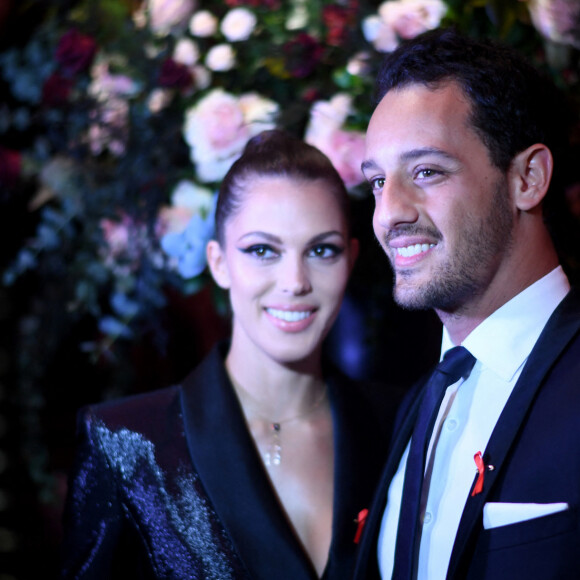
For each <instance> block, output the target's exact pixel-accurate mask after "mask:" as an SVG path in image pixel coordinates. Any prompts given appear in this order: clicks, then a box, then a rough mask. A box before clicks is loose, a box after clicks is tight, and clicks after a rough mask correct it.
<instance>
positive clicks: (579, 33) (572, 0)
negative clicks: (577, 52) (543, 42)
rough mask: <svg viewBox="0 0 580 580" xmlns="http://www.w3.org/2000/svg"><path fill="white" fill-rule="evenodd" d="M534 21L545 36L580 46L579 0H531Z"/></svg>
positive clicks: (562, 42)
mask: <svg viewBox="0 0 580 580" xmlns="http://www.w3.org/2000/svg"><path fill="white" fill-rule="evenodd" d="M528 9H529V11H530V16H531V18H532V22H533V24H534V26H535V27H536V29H537V30H538V32H540V34H541V35H542V36H544V37H545V38H548V39H549V40H552V41H553V42H556V43H559V44H569V45H571V46H574V47H576V48H580V2H578V0H529V2H528Z"/></svg>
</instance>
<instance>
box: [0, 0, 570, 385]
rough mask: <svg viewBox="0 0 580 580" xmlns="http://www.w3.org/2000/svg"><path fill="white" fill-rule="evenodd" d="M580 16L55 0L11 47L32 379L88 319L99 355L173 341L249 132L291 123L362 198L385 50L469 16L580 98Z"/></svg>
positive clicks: (556, 6) (444, 4)
mask: <svg viewBox="0 0 580 580" xmlns="http://www.w3.org/2000/svg"><path fill="white" fill-rule="evenodd" d="M27 9H30V4H27V3H23V4H22V6H16V5H14V6H13V11H21V16H22V15H24V17H25V16H26V10H27ZM579 21H580V15H579V9H578V3H577V2H575V0H528V1H518V0H512V1H509V2H484V1H480V0H386V1H384V2H380V1H374V2H373V0H212V1H211V2H210V1H209V0H76V1H72V2H71V1H68V2H64V1H62V2H52V3H46V5H45V6H44V10H43V12H42V17H41V18H40V19H38V24H37V25H36V26H35V28H34V30H33V31H32V34H31V35H30V37H29V38H27V39H26V40H25V42H21V43H19V44H18V45H17V46H9V47H6V49H5V50H4V51H3V52H2V53H0V79H2V84H3V86H4V87H5V88H6V90H7V92H8V95H9V98H7V99H5V100H4V101H3V102H1V103H0V188H1V192H2V193H1V194H0V202H1V203H4V204H6V205H7V206H8V205H10V204H14V203H20V204H21V205H26V208H27V211H29V212H30V220H29V222H30V223H32V224H33V225H32V230H31V231H30V232H25V233H24V236H23V239H22V240H20V242H21V243H20V244H19V245H18V247H17V248H15V251H14V255H10V256H8V257H7V260H6V264H4V271H3V282H4V284H5V285H7V286H11V287H13V288H18V285H19V284H22V283H23V280H24V281H26V280H28V281H30V280H32V283H30V282H29V283H30V284H32V287H33V288H34V289H35V294H34V296H33V297H32V300H31V304H29V305H28V304H27V310H25V311H24V312H23V314H22V319H23V321H24V322H25V323H24V324H22V325H21V327H20V341H21V344H20V346H19V351H20V354H19V358H20V366H21V369H23V370H22V377H23V378H22V381H24V382H26V381H28V387H29V388H31V389H32V386H31V385H32V384H33V383H34V381H35V380H37V379H38V375H41V374H42V370H43V367H42V364H41V363H39V360H38V356H36V355H37V354H38V350H39V346H38V345H39V343H42V347H43V348H42V352H43V357H41V358H44V359H47V358H50V355H51V352H54V350H55V349H56V348H57V347H58V342H59V340H61V339H62V337H63V336H64V335H65V334H66V332H67V328H69V327H70V326H71V325H73V324H75V323H77V322H78V321H81V320H84V321H86V320H87V319H88V320H90V321H93V323H92V324H93V326H94V331H93V332H92V333H89V334H90V336H88V337H87V340H84V341H82V344H81V347H82V349H84V350H85V351H86V352H88V353H90V354H91V356H92V357H93V360H94V361H100V362H102V361H105V362H114V361H117V362H118V361H119V357H121V356H122V355H121V354H119V352H118V351H117V348H118V347H119V345H120V344H123V343H126V342H130V341H131V340H134V339H136V338H138V337H140V336H142V335H143V333H147V332H150V333H153V334H155V335H156V336H160V337H162V336H163V328H162V326H163V324H162V317H159V313H161V312H162V311H163V309H164V308H165V306H166V303H167V299H168V298H167V290H168V288H172V289H174V290H175V291H177V292H180V293H183V294H192V293H195V292H197V291H199V290H200V289H201V288H204V287H207V285H208V284H209V276H208V274H207V272H206V270H205V256H204V248H205V243H206V241H207V240H208V239H209V238H210V237H211V235H212V224H213V208H214V205H215V197H216V190H217V187H218V185H219V182H220V180H221V179H222V177H223V176H224V174H225V173H226V171H227V170H228V168H229V167H230V166H231V164H232V163H233V162H234V161H235V159H236V158H237V157H238V156H239V155H240V153H241V151H242V149H243V147H244V146H245V144H246V142H247V141H248V139H249V138H250V137H251V136H253V135H255V134H256V133H258V132H259V131H261V130H263V129H267V128H271V127H283V128H286V129H288V130H289V131H292V132H293V133H295V134H296V135H298V136H300V137H303V138H304V139H305V140H306V141H308V142H310V143H312V144H314V145H316V146H317V147H319V148H320V149H321V150H322V151H323V152H325V153H326V154H327V155H328V156H329V157H330V159H331V160H332V162H333V163H334V164H335V166H336V168H337V170H338V171H339V173H340V174H341V176H342V177H343V179H344V180H345V183H346V184H347V186H348V188H349V191H350V192H351V193H352V195H353V196H354V197H360V196H363V195H365V190H364V188H363V187H362V186H361V180H362V176H361V173H360V170H359V168H360V161H361V158H362V153H363V138H364V130H365V127H366V123H367V121H368V119H369V116H370V114H371V100H372V99H371V97H372V91H373V80H374V73H375V71H376V68H377V66H378V65H379V64H380V61H381V56H382V54H383V53H385V52H388V51H391V50H393V49H394V48H395V47H396V46H397V45H398V43H399V42H400V41H401V40H402V39H405V38H412V37H414V36H416V35H417V34H419V33H421V32H423V31H425V30H428V29H433V28H436V27H438V26H448V25H455V26H458V27H459V28H460V29H463V30H464V31H467V32H468V33H470V34H474V35H487V36H495V37H501V38H503V39H504V40H506V41H508V42H511V43H512V44H514V45H516V46H519V47H521V48H522V50H525V51H526V52H527V53H528V54H529V55H530V56H531V57H532V58H534V59H535V60H536V61H537V62H538V63H539V64H541V65H542V66H544V67H546V68H548V69H549V70H551V71H552V72H553V74H554V76H555V78H557V79H558V82H559V83H560V84H561V85H562V86H563V87H564V88H565V89H566V90H567V91H569V93H571V94H577V93H578V86H579V79H578V70H577V68H575V67H576V65H577V60H578V49H579V48H580V41H579V37H580V35H579V34H578V23H579ZM579 110H580V107H579ZM15 199H16V200H17V201H16V202H15V201H14V200H15ZM55 317H58V320H59V323H58V324H54V318H55ZM50 320H52V321H53V322H52V323H49V321H50ZM161 342H162V341H161ZM33 360H34V363H33ZM34 373H36V375H35V374H34ZM23 388H24V387H23Z"/></svg>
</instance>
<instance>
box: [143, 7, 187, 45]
mask: <svg viewBox="0 0 580 580" xmlns="http://www.w3.org/2000/svg"><path fill="white" fill-rule="evenodd" d="M195 8H196V2H195V0H147V10H148V13H149V26H150V27H151V30H152V31H153V32H154V33H156V34H158V35H160V36H165V35H167V34H169V33H171V32H173V31H176V32H178V31H181V30H185V28H186V27H187V25H188V23H189V19H190V18H191V15H192V14H193V12H194V11H195Z"/></svg>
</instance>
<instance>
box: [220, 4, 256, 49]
mask: <svg viewBox="0 0 580 580" xmlns="http://www.w3.org/2000/svg"><path fill="white" fill-rule="evenodd" d="M256 22H257V19H256V15H255V14H254V13H253V12H250V11H249V10H248V9H247V8H234V9H233V10H230V11H229V12H228V13H227V14H226V15H225V16H224V19H223V20H222V23H221V26H220V30H221V32H222V34H223V35H224V36H225V37H226V38H227V39H228V40H229V41H230V42H239V41H241V40H248V38H250V35H251V34H252V32H253V31H254V28H255V27H256Z"/></svg>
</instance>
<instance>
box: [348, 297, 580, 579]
mask: <svg viewBox="0 0 580 580" xmlns="http://www.w3.org/2000/svg"><path fill="white" fill-rule="evenodd" d="M421 387H422V385H421ZM421 394H422V393H418V396H416V397H415V398H414V400H413V401H412V402H411V403H410V405H409V407H408V408H407V409H406V411H405V410H404V407H403V406H401V411H400V412H401V413H404V414H405V417H404V419H403V421H402V422H401V424H400V428H399V429H398V433H397V435H396V437H395V439H394V443H393V447H392V449H391V452H390V454H389V459H388V461H387V465H386V467H385V470H384V472H383V476H382V479H381V482H380V485H379V488H378V491H377V493H376V495H375V500H374V502H373V507H372V508H371V510H370V513H369V517H368V519H367V525H366V529H365V531H364V534H363V539H362V541H361V548H360V553H359V556H358V560H357V565H356V572H355V575H354V577H355V578H356V579H357V580H362V579H365V580H368V579H372V578H379V572H378V566H377V541H378V532H379V529H380V524H381V520H382V516H383V512H384V508H385V502H386V497H387V491H388V488H389V485H390V482H391V480H392V478H393V476H394V475H395V473H396V471H397V468H398V465H399V462H400V459H401V455H402V453H403V452H404V450H405V447H406V446H407V444H408V442H409V439H410V436H411V432H412V428H413V424H414V422H415V418H416V415H417V411H418V408H419V404H420V400H421ZM483 457H484V461H485V464H486V465H493V466H494V470H493V471H487V472H486V473H485V480H484V487H483V491H482V492H481V493H479V494H477V495H475V496H474V497H471V494H470V496H469V497H468V499H467V501H466V504H465V508H464V510H463V514H462V517H461V521H460V524H459V529H458V531H457V536H456V539H455V544H454V546H453V551H452V554H451V560H450V565H449V571H448V576H447V577H448V578H453V579H469V580H476V579H478V580H479V579H486V580H487V579H488V580H504V579H505V580H514V579H516V580H517V579H520V578H525V579H526V580H534V579H537V580H550V579H554V580H556V579H557V580H565V579H576V580H577V579H578V578H580V512H579V510H580V292H579V291H578V290H574V289H573V290H571V291H570V293H569V294H568V295H567V296H566V298H565V299H564V300H563V301H562V303H561V304H560V305H559V306H558V308H557V309H556V311H555V312H554V313H553V315H552V316H551V318H550V320H549V321H548V323H547V325H546V327H545V328H544V330H543V332H542V334H541V336H540V338H539V339H538V341H537V343H536V345H535V346H534V348H533V350H532V352H531V354H530V356H529V358H528V360H527V362H526V364H525V366H524V369H523V371H522V373H521V375H520V378H519V379H518V382H517V384H516V386H515V387H514V390H513V392H512V395H511V396H510V398H509V400H508V402H507V404H506V406H505V408H504V410H503V412H502V414H501V416H500V418H499V420H498V422H497V424H496V426H495V428H494V430H493V433H492V435H491V438H490V440H489V443H488V445H487V448H486V450H485V453H484V456H483ZM475 481H476V474H475V473H474V484H475ZM458 501H464V500H463V498H461V499H459V498H458ZM488 502H507V503H558V502H565V503H567V504H568V505H569V509H568V510H566V511H563V512H559V513H555V514H552V515H548V516H545V517H540V518H536V519H532V520H528V521H525V522H520V523H515V524H510V525H506V526H502V527H498V528H495V529H488V530H484V529H483V507H484V505H485V504H486V503H488ZM419 580H421V579H419Z"/></svg>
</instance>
